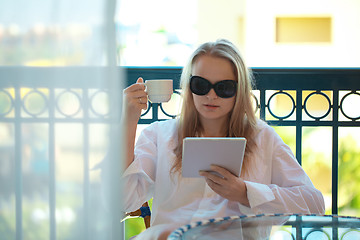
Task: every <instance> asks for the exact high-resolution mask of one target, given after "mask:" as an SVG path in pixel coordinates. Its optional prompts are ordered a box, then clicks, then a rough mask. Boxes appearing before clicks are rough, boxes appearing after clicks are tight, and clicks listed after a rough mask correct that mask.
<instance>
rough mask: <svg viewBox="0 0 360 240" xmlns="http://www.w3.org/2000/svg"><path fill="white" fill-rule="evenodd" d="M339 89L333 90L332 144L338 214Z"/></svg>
mask: <svg viewBox="0 0 360 240" xmlns="http://www.w3.org/2000/svg"><path fill="white" fill-rule="evenodd" d="M338 117H339V90H334V91H333V121H334V124H333V128H332V129H333V133H332V135H333V136H332V138H333V146H332V178H331V179H332V184H331V189H332V208H331V211H332V214H338V178H339V176H338V173H339V172H338V171H339V169H338V162H339V159H338V158H339V153H338V151H339V125H338V122H337V121H338Z"/></svg>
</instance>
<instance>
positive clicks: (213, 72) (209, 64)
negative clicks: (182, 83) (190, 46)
mask: <svg viewBox="0 0 360 240" xmlns="http://www.w3.org/2000/svg"><path fill="white" fill-rule="evenodd" d="M191 74H192V76H200V77H202V78H205V79H207V80H209V81H210V82H211V83H212V84H215V83H217V82H219V81H222V80H234V81H236V77H235V74H234V72H233V67H232V65H231V63H230V61H228V60H226V59H224V58H219V57H213V56H209V55H203V56H200V57H198V58H197V60H196V61H195V62H194V64H193V68H192V73H191ZM192 95H193V99H194V104H195V108H196V110H197V111H198V112H199V115H200V121H207V120H220V121H224V120H225V119H227V116H228V114H229V113H230V112H231V110H232V109H233V107H234V104H235V96H236V95H235V96H233V97H231V98H221V97H219V96H217V95H216V93H215V91H214V89H211V90H210V92H208V93H207V94H206V95H202V96H201V95H196V94H194V93H193V94H192Z"/></svg>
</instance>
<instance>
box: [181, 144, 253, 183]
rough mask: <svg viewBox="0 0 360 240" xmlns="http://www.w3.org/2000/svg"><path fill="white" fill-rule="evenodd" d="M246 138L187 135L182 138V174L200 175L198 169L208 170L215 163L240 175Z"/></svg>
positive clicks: (189, 175) (187, 175) (188, 175)
mask: <svg viewBox="0 0 360 240" xmlns="http://www.w3.org/2000/svg"><path fill="white" fill-rule="evenodd" d="M245 147H246V139H245V138H243V137H241V138H230V137H223V138H217V137H187V138H184V140H183V153H182V176H183V177H187V178H188V177H201V176H200V175H199V171H200V170H204V171H210V165H211V164H215V165H219V166H221V167H224V168H226V169H228V170H229V171H230V172H231V173H233V174H234V175H236V176H240V173H241V168H242V163H243V159H244V153H245Z"/></svg>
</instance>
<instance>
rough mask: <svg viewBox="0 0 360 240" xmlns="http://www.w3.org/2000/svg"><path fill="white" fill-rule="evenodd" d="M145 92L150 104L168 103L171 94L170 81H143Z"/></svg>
mask: <svg viewBox="0 0 360 240" xmlns="http://www.w3.org/2000/svg"><path fill="white" fill-rule="evenodd" d="M145 86H146V90H145V91H146V92H147V94H148V98H149V100H150V102H152V103H161V102H168V101H169V100H170V98H171V95H172V94H173V80H172V79H151V80H146V81H145Z"/></svg>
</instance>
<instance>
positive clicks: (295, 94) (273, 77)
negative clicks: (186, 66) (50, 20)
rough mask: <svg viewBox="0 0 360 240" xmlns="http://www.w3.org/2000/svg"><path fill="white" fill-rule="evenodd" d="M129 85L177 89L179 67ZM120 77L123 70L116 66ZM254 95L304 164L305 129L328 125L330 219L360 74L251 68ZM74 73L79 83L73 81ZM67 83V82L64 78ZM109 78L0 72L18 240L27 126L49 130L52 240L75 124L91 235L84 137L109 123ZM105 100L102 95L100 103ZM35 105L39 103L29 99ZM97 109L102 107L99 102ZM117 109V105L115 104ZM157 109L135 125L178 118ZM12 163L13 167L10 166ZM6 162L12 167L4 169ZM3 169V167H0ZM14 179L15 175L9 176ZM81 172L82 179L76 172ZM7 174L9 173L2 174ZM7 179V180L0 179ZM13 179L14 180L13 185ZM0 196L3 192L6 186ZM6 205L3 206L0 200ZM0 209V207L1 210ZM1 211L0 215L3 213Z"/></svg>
mask: <svg viewBox="0 0 360 240" xmlns="http://www.w3.org/2000/svg"><path fill="white" fill-rule="evenodd" d="M124 70H125V74H126V75H125V76H126V84H125V85H130V84H132V83H134V82H136V79H137V78H138V77H140V76H141V77H143V78H144V79H161V78H167V79H168V78H172V79H173V80H174V89H175V90H179V79H180V75H181V70H182V69H181V68H180V67H153V68H151V67H150V68H140V67H128V68H125V69H124ZM119 71H120V68H119ZM253 72H254V77H255V85H256V90H255V91H254V93H255V96H254V99H255V101H254V102H255V103H256V106H254V107H256V108H257V114H258V116H259V117H260V118H261V119H263V120H265V121H266V122H268V123H269V124H270V125H273V126H282V127H283V126H291V127H293V128H295V133H296V134H295V135H296V136H295V142H296V144H295V155H296V158H297V159H298V161H299V163H300V164H301V163H302V161H303V159H302V157H303V154H302V146H303V139H302V132H303V131H304V129H305V128H306V127H328V128H331V131H332V150H331V151H332V153H331V156H332V159H331V162H332V170H331V171H332V177H331V179H332V180H331V181H332V182H331V189H332V190H331V192H332V207H331V211H332V214H337V213H338V181H339V179H338V163H339V160H338V158H339V152H338V148H339V128H340V127H360V116H359V115H357V114H359V108H358V107H356V106H355V107H354V108H353V109H354V112H351V113H349V112H347V111H348V110H349V109H348V108H345V107H344V103H345V102H348V101H350V102H351V101H352V99H358V98H359V97H360V69H311V68H310V69H308V68H307V69H287V68H286V69H280V68H275V69H273V68H271V69H270V68H266V69H260V68H255V69H253ZM73 74H76V76H77V81H72V80H71V79H73ZM70 75H71V76H72V77H69V76H70ZM105 76H106V74H105V73H104V71H103V69H102V68H86V67H74V68H70V69H69V68H20V67H1V68H0V99H1V102H0V126H1V125H3V126H5V125H6V126H7V127H9V129H13V132H12V133H11V136H10V137H9V139H6V141H7V143H3V146H0V148H1V155H3V156H13V157H7V159H5V158H3V160H2V161H5V162H6V163H7V164H13V165H14V169H13V170H14V172H13V173H11V176H13V177H14V178H10V181H13V183H14V186H15V187H14V189H12V190H11V191H13V192H12V193H11V194H13V195H14V196H15V202H16V206H15V216H16V237H17V239H23V237H24V236H23V227H24V226H23V219H24V215H23V208H22V206H23V191H24V189H23V188H24V169H23V168H24V167H25V166H24V157H25V156H24V154H25V153H24V151H23V145H24V139H23V134H24V130H25V128H24V126H25V124H43V125H44V126H47V127H46V128H47V130H46V135H47V137H46V138H47V139H48V143H47V146H46V148H47V149H46V152H47V158H48V161H49V167H48V174H49V182H48V185H47V189H48V190H47V191H48V194H49V199H48V206H49V235H50V239H57V234H56V197H57V179H56V173H57V171H58V170H59V169H57V168H58V166H57V165H56V164H55V162H56V159H55V157H56V151H57V150H56V139H57V134H58V132H57V131H56V128H57V126H58V125H59V124H78V126H79V127H80V128H81V134H82V139H83V140H82V142H83V145H82V147H81V154H80V155H81V159H80V161H82V166H83V167H82V169H83V172H82V173H81V174H82V182H83V184H82V188H83V189H82V192H81V195H82V196H81V199H83V203H82V204H83V211H82V212H83V213H84V214H83V215H82V218H83V221H82V223H83V224H84V226H83V227H84V229H86V231H85V232H86V234H85V235H84V236H83V237H86V236H90V235H91V234H92V231H93V230H94V229H93V228H92V225H91V223H90V222H89V220H88V219H89V216H90V215H91V214H93V213H92V211H93V210H94V209H92V205H91V203H92V201H91V199H90V198H91V196H92V193H91V191H92V187H93V185H92V183H91V181H90V178H91V177H90V176H89V169H90V168H91V167H92V166H91V164H90V158H91V156H90V155H89V154H90V152H91V151H92V146H91V143H90V142H89V138H90V136H91V134H92V133H91V129H92V126H94V125H96V124H100V125H101V124H107V123H110V120H109V117H108V112H107V111H111V110H110V109H107V110H106V107H108V106H107V105H106V104H107V103H106V101H105V102H104V101H103V100H101V99H103V95H105V96H106V95H107V94H108V92H109V89H108V86H106V85H105V84H102V83H101V82H99V81H98V79H101V78H104V77H105ZM99 96H102V97H99ZM278 97H279V98H280V99H288V101H289V104H288V105H289V106H290V110H288V112H287V113H288V114H287V113H286V114H285V115H280V116H279V114H278V113H277V112H276V111H275V109H272V106H273V105H272V103H273V102H272V101H274V99H276V98H278ZM312 97H319V98H320V99H322V101H323V102H324V103H325V105H327V106H328V108H325V110H324V111H323V112H321V113H320V115H314V114H312V113H311V111H310V110H311V107H310V106H311V104H310V103H311V102H312V101H311V98H312ZM33 99H37V101H40V105H37V104H35V105H34V104H33V103H32V102H31V101H32V100H33ZM62 99H67V100H69V99H70V100H71V101H72V102H73V105H72V106H69V108H67V109H62V104H61V103H60V102H61V101H62ZM99 102H100V103H101V104H102V105H101V106H100V107H99V106H98V105H97V104H98V103H99ZM119 108H120V106H119ZM167 111H168V110H167V109H166V108H165V106H163V105H162V104H153V105H149V109H148V114H144V116H143V117H142V118H141V119H140V120H139V124H149V123H151V122H154V121H157V120H165V119H168V118H171V117H175V115H176V114H174V113H170V114H169V113H168V112H167ZM9 131H10V132H11V130H9ZM12 161H13V162H12ZM9 162H11V163H9ZM2 163H3V162H2ZM12 174H13V175H12ZM79 174H80V173H79ZM6 176H9V175H6ZM1 177H4V176H1ZM11 179H13V180H11ZM1 188H2V189H0V191H2V190H3V186H2V187H1ZM1 201H3V200H1ZM0 207H1V205H0ZM0 210H1V209H0ZM0 212H1V211H0Z"/></svg>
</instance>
